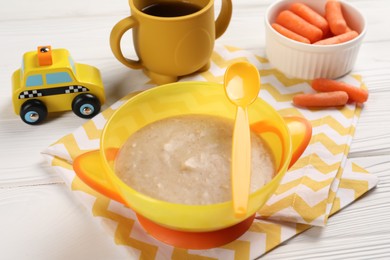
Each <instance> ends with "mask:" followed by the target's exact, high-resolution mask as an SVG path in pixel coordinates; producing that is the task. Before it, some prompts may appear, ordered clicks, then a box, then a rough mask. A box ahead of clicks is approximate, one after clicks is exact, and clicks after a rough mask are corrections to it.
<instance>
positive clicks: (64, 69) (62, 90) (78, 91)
mask: <svg viewBox="0 0 390 260" xmlns="http://www.w3.org/2000/svg"><path fill="white" fill-rule="evenodd" d="M12 101H13V106H14V110H15V113H16V114H19V115H20V117H21V119H22V120H23V121H24V122H25V123H27V124H32V125H34V124H38V123H40V122H42V120H43V119H44V118H45V117H46V115H47V113H50V112H58V111H67V110H73V112H74V113H75V114H76V115H78V116H80V117H82V118H91V117H93V116H95V115H96V114H97V113H98V112H99V111H100V107H101V105H102V104H104V102H105V94H104V87H103V82H102V79H101V75H100V72H99V70H98V69H97V68H95V67H93V66H90V65H86V64H79V63H75V62H74V61H73V59H72V57H71V56H70V54H69V52H68V50H66V49H53V50H51V48H50V46H40V47H38V50H37V51H30V52H26V53H25V54H24V55H23V62H22V66H21V68H20V69H18V70H16V71H15V72H14V73H13V75H12Z"/></svg>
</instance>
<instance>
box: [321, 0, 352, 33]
mask: <svg viewBox="0 0 390 260" xmlns="http://www.w3.org/2000/svg"><path fill="white" fill-rule="evenodd" d="M325 18H326V20H327V21H328V23H329V28H330V30H331V31H332V33H333V34H334V35H339V34H343V33H345V32H347V31H348V26H347V22H346V21H345V19H344V16H343V12H342V9H341V4H340V2H338V1H333V0H329V1H327V2H326V4H325Z"/></svg>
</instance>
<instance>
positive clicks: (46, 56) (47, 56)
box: [37, 46, 53, 66]
mask: <svg viewBox="0 0 390 260" xmlns="http://www.w3.org/2000/svg"><path fill="white" fill-rule="evenodd" d="M37 57H38V65H39V66H49V65H52V64H53V59H52V52H51V46H38V50H37Z"/></svg>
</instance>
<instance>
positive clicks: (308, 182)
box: [275, 176, 333, 195]
mask: <svg viewBox="0 0 390 260" xmlns="http://www.w3.org/2000/svg"><path fill="white" fill-rule="evenodd" d="M332 182H333V178H329V179H327V180H324V181H316V180H313V179H311V178H310V177H308V176H304V177H301V178H298V179H296V180H293V181H290V182H288V183H283V184H280V185H279V187H278V189H277V191H276V192H275V195H280V194H283V193H285V192H286V191H288V190H290V189H293V188H295V187H296V186H298V185H299V184H302V185H305V186H307V187H308V188H310V189H311V190H313V191H319V190H321V189H323V188H325V187H327V186H329V185H330V184H332Z"/></svg>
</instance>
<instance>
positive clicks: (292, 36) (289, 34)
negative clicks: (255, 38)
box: [271, 23, 310, 44]
mask: <svg viewBox="0 0 390 260" xmlns="http://www.w3.org/2000/svg"><path fill="white" fill-rule="evenodd" d="M271 26H272V28H274V29H275V31H277V32H278V33H280V34H281V35H283V36H286V37H287V38H290V39H291V40H295V41H298V42H303V43H308V44H310V41H309V40H308V39H307V38H305V37H303V36H301V35H299V34H296V33H295V32H293V31H290V30H289V29H287V28H284V27H283V26H281V25H280V24H277V23H273V24H272V25H271Z"/></svg>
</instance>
